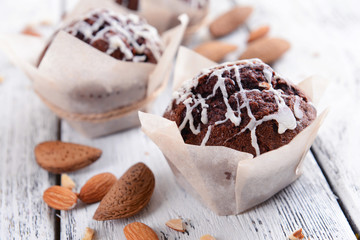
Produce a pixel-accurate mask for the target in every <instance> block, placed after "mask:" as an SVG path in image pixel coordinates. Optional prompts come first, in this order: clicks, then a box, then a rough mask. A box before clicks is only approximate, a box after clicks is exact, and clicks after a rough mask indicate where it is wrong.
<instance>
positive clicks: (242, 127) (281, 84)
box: [164, 59, 316, 156]
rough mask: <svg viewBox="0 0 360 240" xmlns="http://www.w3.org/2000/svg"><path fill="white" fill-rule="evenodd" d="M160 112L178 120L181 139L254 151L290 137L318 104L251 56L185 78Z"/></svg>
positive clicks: (311, 116)
mask: <svg viewBox="0 0 360 240" xmlns="http://www.w3.org/2000/svg"><path fill="white" fill-rule="evenodd" d="M164 117H165V118H167V119H169V120H172V121H175V122H176V124H177V125H178V127H179V130H180V131H181V135H182V137H183V139H184V141H185V143H188V144H194V145H201V146H204V145H208V146H225V147H229V148H233V149H236V150H239V151H242V152H248V153H251V154H253V155H254V156H257V155H260V154H262V153H265V152H268V151H271V150H274V149H277V148H279V147H281V146H284V145H285V144H287V143H289V142H290V141H291V140H292V139H293V138H294V137H295V136H296V135H297V134H298V133H299V132H301V131H302V130H303V129H304V128H306V127H307V126H309V125H310V124H311V122H312V121H313V120H314V119H315V118H316V109H315V108H314V106H313V105H312V104H311V102H310V100H309V99H308V97H307V96H306V95H305V94H304V93H303V92H302V91H301V90H300V89H299V88H297V87H296V86H295V85H294V84H292V83H291V82H289V81H287V80H285V79H284V78H282V77H280V76H279V75H278V74H276V73H275V72H274V71H273V69H272V68H271V67H269V66H268V65H266V64H265V63H263V62H262V61H261V60H258V59H251V60H243V61H238V62H234V63H225V64H222V65H219V66H217V67H214V68H211V69H208V70H206V71H203V72H202V73H201V74H199V75H198V76H197V77H195V78H194V79H192V80H189V81H186V82H185V83H184V85H183V86H182V87H181V88H180V89H179V90H178V91H176V92H175V93H174V95H173V100H172V102H171V104H170V105H169V107H168V109H167V110H166V112H165V114H164Z"/></svg>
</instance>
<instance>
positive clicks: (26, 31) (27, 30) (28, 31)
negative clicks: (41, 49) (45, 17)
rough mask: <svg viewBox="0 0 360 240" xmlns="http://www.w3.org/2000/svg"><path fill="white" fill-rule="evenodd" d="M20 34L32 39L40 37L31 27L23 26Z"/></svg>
mask: <svg viewBox="0 0 360 240" xmlns="http://www.w3.org/2000/svg"><path fill="white" fill-rule="evenodd" d="M21 33H22V34H25V35H29V36H33V37H41V34H40V33H38V32H37V31H36V30H35V29H34V27H33V26H30V25H28V26H25V28H24V29H23V30H22V31H21Z"/></svg>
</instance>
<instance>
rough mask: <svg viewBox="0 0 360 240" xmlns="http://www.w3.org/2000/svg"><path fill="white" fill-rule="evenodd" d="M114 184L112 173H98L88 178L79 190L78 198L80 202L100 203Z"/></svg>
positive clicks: (114, 179)
mask: <svg viewBox="0 0 360 240" xmlns="http://www.w3.org/2000/svg"><path fill="white" fill-rule="evenodd" d="M114 183H116V177H115V176H114V174H112V173H100V174H98V175H95V176H94V177H92V178H90V179H89V180H88V181H87V182H86V183H85V185H84V186H83V187H82V188H81V190H80V194H79V198H80V200H81V201H82V202H84V203H87V204H90V203H95V202H99V201H101V199H103V197H104V196H105V195H106V194H107V193H108V192H109V190H110V189H111V187H112V186H113V185H114Z"/></svg>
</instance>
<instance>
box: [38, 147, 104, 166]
mask: <svg viewBox="0 0 360 240" xmlns="http://www.w3.org/2000/svg"><path fill="white" fill-rule="evenodd" d="M101 153H102V151H101V150H100V149H97V148H93V147H89V146H85V145H80V144H74V143H66V142H60V141H49V142H43V143H40V144H38V145H37V146H36V147H35V157H36V161H37V163H38V164H39V165H40V167H42V168H44V169H45V170H47V171H49V172H52V173H64V172H72V171H76V170H78V169H80V168H83V167H86V166H88V165H90V164H91V163H93V162H95V161H96V160H97V159H99V158H100V156H101Z"/></svg>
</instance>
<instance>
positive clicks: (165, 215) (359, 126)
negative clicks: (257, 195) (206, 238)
mask: <svg viewBox="0 0 360 240" xmlns="http://www.w3.org/2000/svg"><path fill="white" fill-rule="evenodd" d="M66 1H67V2H66ZM66 1H65V0H31V1H30V0H11V1H10V0H7V1H6V0H2V1H1V2H0V21H1V24H0V31H1V32H2V33H3V32H19V31H20V29H22V28H23V27H24V25H25V24H26V23H28V22H36V21H39V20H44V19H51V20H52V21H54V22H57V21H58V20H59V19H60V16H61V14H62V13H63V12H64V10H65V9H69V8H71V7H72V6H73V5H74V4H75V3H76V0H66ZM239 3H241V4H248V5H251V6H253V7H254V8H255V11H254V13H253V15H252V17H251V18H250V19H249V21H248V23H247V28H246V27H245V28H243V29H240V30H239V31H237V33H235V34H233V35H231V36H228V37H226V38H224V41H229V42H234V43H236V44H238V45H239V49H240V50H239V51H241V50H243V48H244V46H245V45H244V42H245V39H246V37H247V31H248V29H253V28H255V27H257V26H259V25H261V24H270V26H271V33H270V34H271V35H272V36H279V37H283V38H286V39H288V40H289V41H290V42H291V44H292V48H291V50H290V51H289V52H288V53H287V54H286V55H285V56H284V57H283V58H282V59H281V60H279V61H278V62H277V63H276V64H275V65H274V66H273V67H274V68H275V69H276V70H277V71H279V72H280V73H282V74H283V75H284V76H287V77H288V78H290V79H292V80H293V81H295V82H298V81H300V80H302V79H303V78H305V77H307V76H309V75H313V74H319V75H321V76H323V77H325V78H328V79H329V80H330V81H331V84H330V87H329V88H328V91H327V92H326V94H325V102H326V103H327V104H328V105H330V106H331V112H330V114H329V116H328V118H327V119H326V122H325V124H324V125H323V127H322V129H321V130H320V133H319V136H318V138H317V140H316V142H315V144H314V145H313V147H312V149H311V152H309V154H308V155H307V159H306V162H305V171H304V174H303V176H302V177H300V179H299V180H298V181H296V182H295V183H293V184H292V185H290V186H289V187H287V188H285V189H284V190H283V191H281V192H280V193H278V194H277V195H276V196H274V197H273V198H271V199H270V200H268V201H267V202H265V203H263V204H261V205H260V206H258V207H256V208H254V209H252V210H250V211H248V212H246V213H244V214H241V215H238V216H227V217H219V216H216V215H215V214H213V213H212V212H211V211H210V210H208V209H207V208H205V207H203V206H202V205H201V204H200V203H199V202H198V201H197V200H195V199H193V197H192V196H190V195H188V194H187V193H186V192H185V191H183V190H182V189H181V188H180V187H179V186H178V185H177V184H176V183H175V179H174V177H173V175H172V173H171V171H170V168H169V167H168V165H167V164H166V161H165V159H164V157H163V155H162V154H161V152H160V151H159V149H158V148H157V147H156V146H155V144H153V143H152V142H151V141H150V140H149V139H148V138H147V137H146V136H145V135H144V134H143V133H142V132H141V131H140V129H138V128H136V129H132V130H129V131H126V132H122V133H119V134H115V135H111V136H108V137H103V138H100V139H96V140H89V139H86V138H84V137H82V136H80V135H79V134H77V133H76V132H74V131H73V130H72V129H71V128H70V127H69V126H68V125H67V124H66V123H65V122H63V121H61V120H59V119H57V118H56V117H55V116H54V114H52V113H51V112H50V111H49V110H48V109H47V108H46V107H45V105H44V104H43V103H42V102H41V101H40V100H39V98H38V97H37V96H36V95H35V94H34V92H33V91H32V89H31V82H30V81H29V80H28V79H27V78H26V77H25V75H24V74H23V73H22V72H21V71H20V70H18V69H17V68H15V67H14V66H13V65H12V64H11V63H10V62H9V60H8V58H7V57H6V56H5V55H4V54H3V53H1V52H0V77H2V78H3V81H2V82H1V81H0V104H1V105H0V106H1V107H0V179H1V182H0V239H1V240H5V239H81V238H82V236H83V233H84V231H85V228H86V227H91V228H93V229H95V230H96V232H97V236H96V239H125V237H124V235H123V232H122V231H123V227H124V226H125V225H126V224H128V223H130V222H133V221H141V222H144V223H146V224H148V225H149V226H151V227H152V228H153V229H154V230H155V231H156V232H157V234H158V235H159V237H160V239H162V240H166V239H168V240H173V239H184V240H185V239H199V238H200V236H202V235H204V234H211V235H213V236H215V237H216V239H219V240H232V239H233V240H235V239H249V240H253V239H261V240H262V239H276V240H280V239H287V236H288V235H289V233H290V232H292V231H293V230H296V229H298V228H300V227H302V228H303V229H304V232H305V234H306V236H308V237H310V238H311V239H319V240H320V239H321V240H325V239H346V240H348V239H356V237H355V233H359V229H360V180H359V179H360V178H359V170H360V159H359V156H358V154H357V152H356V151H357V150H358V148H359V147H360V137H359V133H360V121H358V117H359V116H360V113H359V106H360V100H359V97H358V96H359V91H360V77H359V76H360V44H359V41H360V14H359V13H358V11H359V9H360V2H359V1H357V0H346V1H345V0H342V1H340V0H339V1H337V0H332V1H329V0H312V1H302V0H292V1H287V0H274V1H267V0H257V1H254V0H241V1H240V0H239ZM230 6H231V1H220V0H213V1H212V5H211V14H210V19H211V18H213V17H214V16H216V15H217V14H219V13H220V12H222V11H224V10H225V9H227V8H229V7H230ZM200 37H201V38H204V35H201V34H200ZM200 37H199V38H200ZM198 40H199V39H198ZM198 40H196V41H198ZM169 99H170V87H169V88H168V90H167V91H166V92H164V93H163V94H162V96H161V97H160V98H159V99H158V100H157V102H156V104H155V107H154V109H153V112H154V113H156V114H161V113H162V112H163V111H164V109H165V107H166V105H167V103H168V102H169ZM56 139H58V140H62V141H70V142H76V143H82V144H88V145H91V146H96V147H98V148H101V149H102V150H103V152H104V154H103V156H102V157H101V159H100V160H98V161H97V162H96V163H94V164H93V165H91V166H89V167H87V168H85V169H83V170H80V171H77V172H75V173H72V174H70V176H71V177H72V178H73V179H74V180H75V182H76V183H77V186H82V185H83V184H84V183H85V182H86V180H87V179H89V178H90V177H91V176H93V175H95V174H97V173H101V172H106V171H109V172H112V173H114V174H115V175H116V176H118V177H119V176H121V175H122V173H124V172H125V171H126V169H127V168H128V167H130V166H131V165H132V164H134V163H136V162H139V161H143V162H145V163H146V164H147V165H148V166H149V167H150V168H151V169H152V170H153V172H154V174H155V176H156V182H157V184H156V188H155V192H154V195H153V197H152V199H151V201H150V204H149V205H148V206H147V207H146V208H145V210H144V211H142V212H141V213H140V214H138V215H136V216H135V217H132V218H129V219H124V220H115V221H107V222H96V221H94V220H92V216H93V213H94V211H95V209H96V208H97V204H93V205H89V206H86V205H82V204H79V205H77V207H76V208H75V209H74V210H71V211H67V212H64V211H62V212H55V211H54V210H51V209H49V208H48V207H47V205H46V204H45V203H44V202H43V201H42V193H43V191H44V190H45V189H46V188H48V187H49V186H51V185H54V184H59V176H57V175H53V174H49V173H48V172H46V171H45V170H43V169H41V168H40V167H39V166H38V165H37V164H36V162H35V159H34V154H33V149H34V146H35V145H36V144H37V143H39V142H42V141H45V140H56ZM77 190H79V188H78V189H77ZM177 217H182V218H184V219H186V220H187V221H188V226H187V232H186V233H184V234H182V233H177V232H174V231H173V230H170V229H168V228H167V227H166V226H165V225H164V223H165V222H166V221H167V220H169V219H171V218H177Z"/></svg>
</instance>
